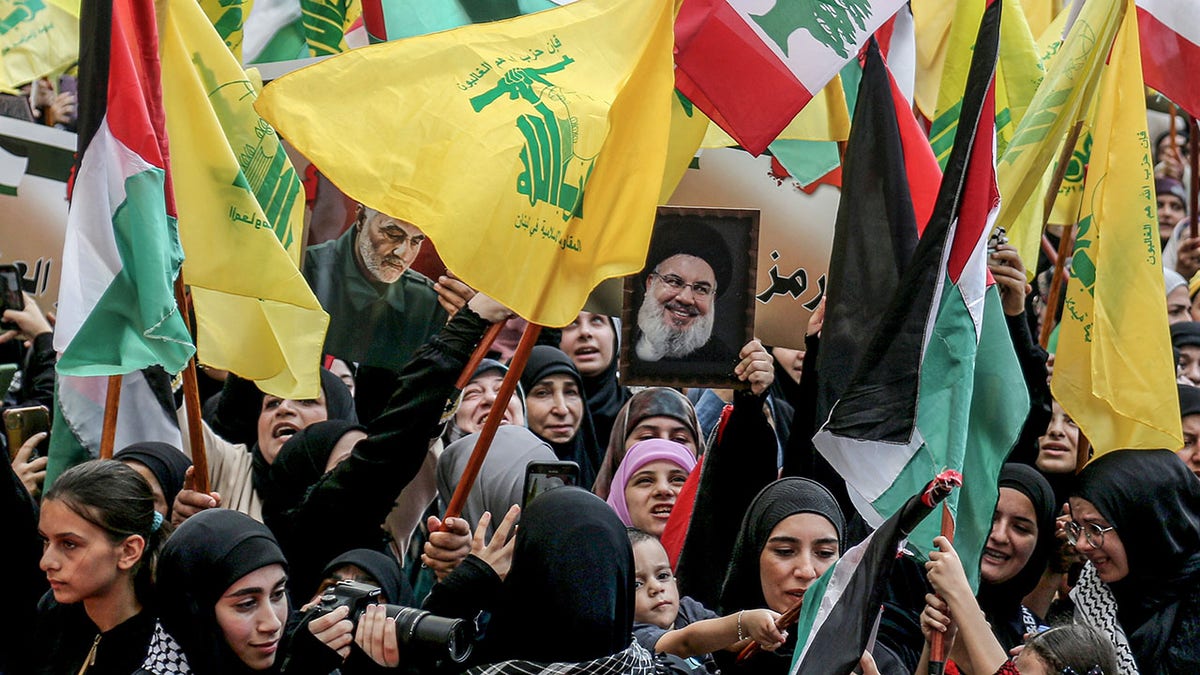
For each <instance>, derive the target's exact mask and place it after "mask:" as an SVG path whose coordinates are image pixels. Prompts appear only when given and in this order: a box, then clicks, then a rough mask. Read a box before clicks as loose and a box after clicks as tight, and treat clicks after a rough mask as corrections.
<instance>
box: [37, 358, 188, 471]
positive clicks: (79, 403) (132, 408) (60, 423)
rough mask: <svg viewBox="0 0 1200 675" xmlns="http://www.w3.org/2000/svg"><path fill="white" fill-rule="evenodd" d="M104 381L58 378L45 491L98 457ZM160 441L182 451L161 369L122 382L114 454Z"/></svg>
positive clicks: (172, 403) (132, 375) (168, 381)
mask: <svg viewBox="0 0 1200 675" xmlns="http://www.w3.org/2000/svg"><path fill="white" fill-rule="evenodd" d="M107 393H108V378H107V377H71V376H62V377H59V378H57V380H56V382H55V383H54V421H53V423H52V426H51V428H52V429H54V430H55V433H53V434H51V435H50V451H49V454H48V456H49V462H48V463H47V465H46V480H45V487H46V488H49V487H50V485H51V484H53V482H54V479H55V478H57V477H58V476H59V475H60V474H61V473H62V472H63V471H66V470H67V469H69V468H71V467H72V466H74V465H76V464H79V463H80V462H86V461H87V460H89V459H95V458H96V457H99V456H100V436H101V433H102V431H103V429H104V406H105V400H106V398H105V397H106V395H107ZM145 441H158V442H161V443H167V444H169V445H172V446H174V447H176V448H182V447H183V445H182V436H181V434H180V431H179V420H178V419H177V418H176V414H175V399H174V396H173V394H172V391H171V379H170V376H168V375H167V374H166V372H164V371H163V370H162V369H160V368H148V369H146V370H142V371H134V372H132V373H129V374H128V375H125V376H124V377H122V378H121V404H120V407H119V409H118V411H117V429H116V439H115V442H114V443H113V447H114V448H115V449H117V450H120V449H121V448H124V447H125V446H127V445H131V444H133V443H139V442H145Z"/></svg>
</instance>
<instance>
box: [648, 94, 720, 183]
mask: <svg viewBox="0 0 1200 675" xmlns="http://www.w3.org/2000/svg"><path fill="white" fill-rule="evenodd" d="M719 128H720V127H718V126H717V125H715V124H710V123H709V119H708V117H707V116H705V114H704V113H703V112H701V111H700V109H699V108H697V107H696V106H694V105H692V102H691V101H689V100H688V98H687V97H686V96H684V95H683V94H681V93H679V91H678V90H676V91H675V95H674V96H672V97H671V136H670V140H669V141H668V142H667V162H666V165H665V166H664V168H663V179H662V189H661V190H659V192H658V203H659V204H666V203H667V202H668V201H670V199H671V195H672V194H674V193H675V188H677V187H679V181H681V180H683V174H685V173H687V170H688V167H689V166H691V164H692V160H693V159H695V157H696V151H697V150H699V149H700V142H701V141H703V140H704V134H705V131H707V130H708V129H719Z"/></svg>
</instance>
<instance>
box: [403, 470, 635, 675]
mask: <svg viewBox="0 0 1200 675" xmlns="http://www.w3.org/2000/svg"><path fill="white" fill-rule="evenodd" d="M498 532H499V533H500V534H499V536H501V537H503V536H504V534H506V533H507V528H504V527H501V528H500V529H499V530H498ZM633 583H634V579H633V549H632V547H631V545H630V543H629V537H628V536H627V535H626V534H625V526H624V525H622V524H621V521H620V520H619V519H618V518H617V515H616V513H614V512H613V510H612V509H611V508H609V506H608V504H605V503H604V502H603V501H601V500H600V499H599V498H598V497H596V496H595V495H593V494H591V493H589V492H587V491H586V490H584V489H582V488H578V487H559V488H554V489H551V490H548V491H546V492H544V493H542V494H541V495H539V496H538V497H537V498H536V499H534V500H533V502H531V503H530V504H529V506H528V508H526V509H525V512H524V513H523V514H522V515H521V526H520V528H519V529H518V531H517V534H516V542H515V546H514V549H513V552H512V566H511V569H509V571H508V573H507V576H506V577H505V578H504V579H503V581H502V580H501V577H500V575H499V574H498V572H497V570H496V569H494V568H493V567H492V566H491V565H490V564H489V563H488V562H485V561H484V560H483V559H481V558H479V557H476V556H475V555H471V556H468V557H467V559H466V560H465V561H464V562H463V564H462V565H460V566H459V567H458V568H456V569H455V570H454V572H452V573H451V574H450V575H449V576H448V577H446V579H445V580H444V581H443V582H442V583H440V584H438V585H437V586H435V587H434V589H433V591H432V592H431V593H430V595H429V598H428V600H427V601H426V603H425V609H427V610H429V611H431V612H433V613H434V614H438V615H442V616H460V617H463V618H475V615H476V614H477V613H478V612H479V611H481V610H482V611H488V612H490V615H491V616H490V619H489V621H488V623H487V627H486V629H485V634H484V637H483V638H482V640H481V642H480V643H479V644H478V650H477V654H478V658H477V659H476V661H475V663H493V664H498V665H493V666H488V667H487V669H486V672H488V673H495V674H496V675H500V674H503V673H527V672H542V670H541V668H547V667H548V666H547V665H546V664H548V663H551V662H555V663H572V664H578V665H576V667H575V669H572V670H571V671H570V672H572V673H636V674H645V675H649V673H650V672H652V668H653V665H652V661H651V657H650V654H649V652H647V651H646V650H644V649H642V648H641V647H640V646H639V645H637V643H636V642H634V641H633V607H634V589H633ZM489 600H490V601H489ZM481 601H482V605H483V606H481ZM529 662H534V663H537V664H539V670H537V671H530V670H528V668H530V665H529ZM471 672H476V671H475V670H472V671H471ZM552 672H560V671H552ZM562 672H565V670H564V671H562Z"/></svg>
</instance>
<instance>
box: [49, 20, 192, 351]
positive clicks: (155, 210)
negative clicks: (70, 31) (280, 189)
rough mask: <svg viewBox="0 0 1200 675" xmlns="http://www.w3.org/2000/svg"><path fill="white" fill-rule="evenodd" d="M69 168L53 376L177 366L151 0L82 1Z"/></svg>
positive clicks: (179, 327)
mask: <svg viewBox="0 0 1200 675" xmlns="http://www.w3.org/2000/svg"><path fill="white" fill-rule="evenodd" d="M82 10H83V16H82V17H81V21H82V22H83V25H84V26H85V27H86V29H85V30H84V31H82V33H83V42H82V44H81V52H82V58H81V63H80V69H79V95H80V115H79V149H78V160H77V161H78V165H77V166H76V167H75V170H74V175H73V176H72V184H71V192H70V198H71V206H70V210H69V211H68V214H67V233H66V243H65V244H64V247H63V265H62V281H61V285H60V289H59V298H58V323H57V324H56V326H55V331H54V347H55V349H57V350H58V351H60V352H61V354H62V355H61V357H60V359H59V361H58V372H59V373H60V374H62V375H119V374H124V373H128V372H132V371H134V370H139V369H141V368H146V367H149V366H152V365H161V366H162V367H163V368H165V369H166V370H167V371H168V372H171V373H175V372H179V371H180V370H181V369H182V368H183V366H184V364H185V363H187V360H188V359H189V358H190V357H191V355H192V353H193V351H194V349H193V348H192V342H191V337H190V336H189V335H188V330H187V326H186V325H185V324H184V320H183V317H182V316H181V315H180V312H179V310H178V308H177V307H176V306H175V296H174V290H173V282H174V280H175V277H176V276H177V275H178V274H179V267H180V264H181V263H182V262H183V250H182V249H181V248H180V245H179V236H178V233H177V232H176V230H175V217H174V204H173V203H172V201H171V197H170V191H169V184H168V179H167V172H166V168H165V167H166V153H167V141H166V132H165V131H164V129H165V127H164V124H163V111H162V101H161V96H160V84H161V82H160V78H159V68H158V33H157V27H156V24H155V14H154V3H153V2H152V0H114V2H112V3H108V2H85V3H83V5H82Z"/></svg>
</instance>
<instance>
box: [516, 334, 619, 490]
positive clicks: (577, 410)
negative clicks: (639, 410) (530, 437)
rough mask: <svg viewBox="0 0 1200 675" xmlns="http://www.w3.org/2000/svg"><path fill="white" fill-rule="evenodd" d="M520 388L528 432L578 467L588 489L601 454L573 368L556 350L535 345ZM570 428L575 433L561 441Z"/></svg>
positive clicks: (580, 478)
mask: <svg viewBox="0 0 1200 675" xmlns="http://www.w3.org/2000/svg"><path fill="white" fill-rule="evenodd" d="M521 387H522V389H524V391H525V410H526V424H527V425H528V427H529V430H530V431H532V432H533V433H534V434H536V435H537V437H538V438H540V439H542V440H543V441H546V443H548V444H549V445H550V447H551V448H552V449H553V450H554V454H555V456H557V457H558V458H559V459H561V460H568V461H572V462H575V463H576V464H578V465H579V482H580V484H581V485H591V484H592V483H593V482H595V480H596V474H597V472H598V470H599V466H600V460H601V453H600V446H599V443H597V442H596V432H595V429H594V428H593V427H592V414H591V412H589V410H588V406H587V401H586V400H584V398H583V380H582V378H581V377H580V375H579V371H578V370H576V368H575V364H574V363H572V362H571V359H570V358H568V357H567V355H566V354H564V353H563V352H562V351H561V350H559V349H557V348H555V347H551V346H549V345H536V346H535V347H534V348H533V351H531V352H530V354H529V361H528V362H527V363H526V364H525V370H524V371H523V372H522V373H521ZM572 425H573V426H574V432H573V433H571V435H570V436H569V437H567V438H564V436H566V435H567V434H566V431H567V429H566V427H570V426H572Z"/></svg>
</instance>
